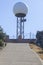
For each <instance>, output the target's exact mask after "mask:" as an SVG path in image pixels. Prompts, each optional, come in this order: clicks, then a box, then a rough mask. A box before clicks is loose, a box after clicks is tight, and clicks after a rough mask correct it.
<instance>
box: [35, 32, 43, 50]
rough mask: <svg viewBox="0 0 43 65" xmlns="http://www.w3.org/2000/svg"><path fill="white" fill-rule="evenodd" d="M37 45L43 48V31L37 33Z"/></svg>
mask: <svg viewBox="0 0 43 65" xmlns="http://www.w3.org/2000/svg"><path fill="white" fill-rule="evenodd" d="M36 40H37V45H39V46H40V47H41V48H42V49H43V31H37V34H36Z"/></svg>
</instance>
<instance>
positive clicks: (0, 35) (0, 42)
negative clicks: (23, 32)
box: [0, 26, 6, 46]
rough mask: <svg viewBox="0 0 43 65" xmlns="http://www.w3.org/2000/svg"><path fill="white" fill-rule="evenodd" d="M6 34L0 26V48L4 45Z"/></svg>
mask: <svg viewBox="0 0 43 65" xmlns="http://www.w3.org/2000/svg"><path fill="white" fill-rule="evenodd" d="M5 37H6V34H5V33H4V32H3V28H2V27H1V26H0V46H3V45H4V40H5Z"/></svg>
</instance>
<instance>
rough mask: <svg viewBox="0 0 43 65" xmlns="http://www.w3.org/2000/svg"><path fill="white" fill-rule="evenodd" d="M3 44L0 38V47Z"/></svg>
mask: <svg viewBox="0 0 43 65" xmlns="http://www.w3.org/2000/svg"><path fill="white" fill-rule="evenodd" d="M3 45H4V43H3V41H2V39H1V40H0V46H1V47H2V46H3Z"/></svg>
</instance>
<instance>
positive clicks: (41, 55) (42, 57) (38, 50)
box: [29, 43, 43, 60]
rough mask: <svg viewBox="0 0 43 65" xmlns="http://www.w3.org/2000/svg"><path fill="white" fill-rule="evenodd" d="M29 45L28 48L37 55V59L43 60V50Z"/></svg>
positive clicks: (34, 45)
mask: <svg viewBox="0 0 43 65" xmlns="http://www.w3.org/2000/svg"><path fill="white" fill-rule="evenodd" d="M29 45H30V48H31V49H33V50H34V51H35V52H36V53H37V54H38V55H39V57H40V58H41V59H42V60H43V50H42V48H41V47H39V46H37V45H36V44H34V43H31V44H29Z"/></svg>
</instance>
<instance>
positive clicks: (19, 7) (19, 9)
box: [13, 2, 28, 17]
mask: <svg viewBox="0 0 43 65" xmlns="http://www.w3.org/2000/svg"><path fill="white" fill-rule="evenodd" d="M13 12H14V15H15V16H17V17H20V16H22V15H24V16H26V14H27V12H28V8H27V6H26V5H25V4H24V3H22V2H18V3H16V4H15V5H14V7H13ZM20 14H21V15H20Z"/></svg>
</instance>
